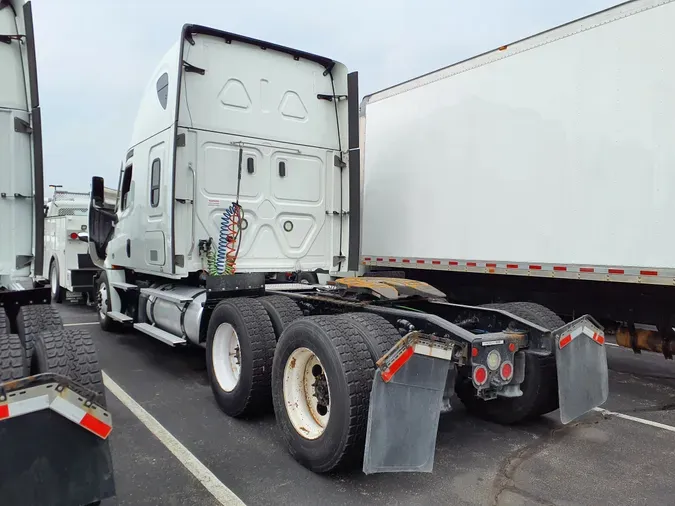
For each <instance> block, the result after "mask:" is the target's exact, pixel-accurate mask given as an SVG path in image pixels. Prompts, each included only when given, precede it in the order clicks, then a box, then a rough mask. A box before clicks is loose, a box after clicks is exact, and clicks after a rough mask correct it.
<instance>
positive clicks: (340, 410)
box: [272, 316, 374, 473]
mask: <svg viewBox="0 0 675 506" xmlns="http://www.w3.org/2000/svg"><path fill="white" fill-rule="evenodd" d="M373 371H374V364H373V361H372V359H371V357H370V352H369V351H368V348H367V347H366V345H365V343H364V342H363V339H362V337H361V334H360V332H359V330H358V328H357V327H356V325H355V324H354V323H352V322H351V321H350V320H348V319H344V318H342V319H341V318H339V317H337V316H312V317H308V318H301V319H299V320H296V321H294V322H293V323H291V324H290V325H289V326H288V327H287V328H286V330H285V331H284V333H283V334H282V335H281V338H280V339H279V342H278V343H277V349H276V352H275V354H274V365H273V366H272V398H273V401H274V412H275V414H276V420H277V425H278V426H279V429H280V431H281V434H282V437H283V438H284V440H285V441H286V444H287V445H288V448H289V451H290V453H291V455H292V456H293V458H295V459H296V460H297V461H298V462H300V463H301V464H302V465H303V466H305V467H306V468H308V469H310V470H311V471H313V472H316V473H326V472H329V471H334V470H337V469H345V468H349V467H353V466H356V465H358V464H359V463H361V462H362V461H363V448H364V445H365V437H366V428H367V422H368V405H369V402H370V389H371V386H372V381H373V376H374V374H373ZM314 399H316V401H314Z"/></svg>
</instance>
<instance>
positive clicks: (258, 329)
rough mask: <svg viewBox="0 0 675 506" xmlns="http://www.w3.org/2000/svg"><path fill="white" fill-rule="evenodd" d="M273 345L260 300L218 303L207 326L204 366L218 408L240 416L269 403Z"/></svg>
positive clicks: (271, 329)
mask: <svg viewBox="0 0 675 506" xmlns="http://www.w3.org/2000/svg"><path fill="white" fill-rule="evenodd" d="M275 345H276V339H275V337H274V328H273V327H272V323H271V322H270V319H269V317H268V316H267V312H266V311H265V307H264V306H263V305H262V303H261V302H260V301H258V300H256V299H245V298H234V299H228V300H224V301H221V302H220V303H218V305H217V306H216V307H215V309H214V310H213V313H211V318H210V320H209V326H208V330H207V337H206V368H207V370H208V374H209V380H210V382H211V389H212V390H213V395H214V396H215V398H216V401H217V402H218V406H220V409H221V410H223V411H224V412H225V413H227V414H228V415H230V416H234V417H241V416H247V415H252V414H256V413H260V412H263V411H265V410H266V409H267V408H268V407H269V405H270V399H271V379H270V374H271V371H272V360H273V359H274V347H275Z"/></svg>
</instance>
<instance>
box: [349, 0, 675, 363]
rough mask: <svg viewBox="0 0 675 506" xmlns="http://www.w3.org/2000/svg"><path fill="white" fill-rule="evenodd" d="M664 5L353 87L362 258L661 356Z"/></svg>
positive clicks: (666, 251)
mask: <svg viewBox="0 0 675 506" xmlns="http://www.w3.org/2000/svg"><path fill="white" fill-rule="evenodd" d="M674 23H675V2H672V1H669V0H665V1H664V0H635V1H630V2H626V3H623V4H621V5H618V6H616V7H614V8H611V9H608V10H605V11H602V12H599V13H596V14H593V15H591V16H588V17H586V18H583V19H580V20H577V21H574V22H572V23H568V24H566V25H564V26H560V27H558V28H555V29H553V30H549V31H547V32H544V33H541V34H538V35H535V36H533V37H530V38H527V39H525V40H521V41H519V42H516V43H513V44H508V45H505V46H503V47H500V48H499V49H496V50H494V51H491V52H488V53H485V54H482V55H480V56H477V57H475V58H471V59H469V60H466V61H463V62H460V63H457V64H455V65H452V66H449V67H446V68H443V69H440V70H438V71H435V72H431V73H429V74H426V75H424V76H421V77H418V78H415V79H412V80H410V81H407V82H404V83H401V84H398V85H396V86H392V87H391V88H387V89H385V90H382V91H379V92H377V93H373V94H372V95H370V96H368V97H366V98H365V99H364V100H363V103H362V107H361V125H362V138H363V142H364V149H362V151H361V156H362V157H363V166H364V189H363V191H364V196H365V198H364V203H365V204H364V206H365V207H364V209H363V228H362V230H363V244H362V262H363V263H364V264H365V265H366V266H368V267H369V268H375V269H378V268H379V269H403V270H404V271H405V273H406V275H407V276H408V277H412V278H415V279H419V280H431V279H433V280H434V283H435V284H436V286H438V287H439V288H441V289H443V290H444V291H445V292H446V293H448V295H449V296H451V299H452V300H453V301H455V302H462V303H469V304H471V303H476V302H478V301H483V300H485V299H486V297H488V298H491V299H492V300H495V301H511V300H530V301H533V302H538V303H541V304H544V305H546V306H547V307H550V308H551V309H554V310H555V311H556V313H558V314H560V315H561V316H563V317H565V318H566V319H572V318H573V317H574V315H579V314H585V313H590V314H593V315H594V316H595V317H596V318H598V319H600V321H603V322H607V323H608V324H609V323H611V324H612V325H613V326H614V327H616V328H617V342H618V343H619V344H620V345H622V346H627V347H629V348H633V349H634V350H636V351H639V350H653V351H657V352H662V353H663V354H664V355H665V356H666V357H667V358H672V354H673V353H675V336H674V335H673V325H674V324H675V319H674V316H675V308H674V306H673V295H674V293H673V288H672V286H673V283H675V256H673V255H672V254H671V244H670V234H669V233H668V228H667V227H666V224H667V223H668V222H669V219H670V217H671V216H673V215H675V198H673V192H674V190H673V188H675V171H673V167H675V150H673V148H672V145H673V143H672V139H673V138H674V137H675V122H673V120H672V117H673V114H675V95H674V94H673V93H672V81H673V79H671V78H673V77H675V66H673V65H671V64H669V61H670V47H671V46H672V45H673V43H675V31H673V30H672V26H673V24H674ZM413 168H414V169H413ZM392 227H395V229H396V231H397V233H391V232H390V230H391V228H392Z"/></svg>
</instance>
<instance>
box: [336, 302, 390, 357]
mask: <svg viewBox="0 0 675 506" xmlns="http://www.w3.org/2000/svg"><path fill="white" fill-rule="evenodd" d="M340 318H344V319H347V320H349V321H351V322H352V323H353V324H354V325H356V327H357V328H358V330H359V332H360V333H361V336H362V339H363V340H364V342H365V343H366V346H367V347H368V351H369V352H370V358H372V360H373V363H375V362H377V361H378V360H380V359H381V358H382V356H383V355H384V354H385V353H387V352H388V351H389V350H391V349H392V348H393V346H394V345H395V344H396V343H397V342H398V341H399V339H401V335H400V334H399V333H398V331H397V330H396V329H395V328H394V326H393V325H392V324H391V323H389V322H388V321H387V320H385V319H384V318H382V317H381V316H380V315H376V314H373V313H346V314H343V315H340Z"/></svg>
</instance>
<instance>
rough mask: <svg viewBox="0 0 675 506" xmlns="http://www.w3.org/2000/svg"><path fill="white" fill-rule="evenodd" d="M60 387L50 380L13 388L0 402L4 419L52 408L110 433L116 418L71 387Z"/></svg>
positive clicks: (92, 428)
mask: <svg viewBox="0 0 675 506" xmlns="http://www.w3.org/2000/svg"><path fill="white" fill-rule="evenodd" d="M57 388H58V384H57V383H48V384H39V385H34V386H29V387H26V388H24V389H21V390H15V391H10V392H9V394H8V395H7V397H6V398H5V399H4V401H2V402H0V421H2V420H6V419H9V418H16V417H19V416H22V415H26V414H29V413H34V412H36V411H42V410H44V409H51V410H52V411H54V412H55V413H58V414H59V415H61V416H63V417H65V418H67V419H68V420H71V421H72V422H75V423H76V424H78V425H80V426H81V427H83V428H85V429H87V430H88V431H90V432H92V433H94V434H96V435H97V436H99V437H100V438H102V439H106V438H107V437H108V436H109V435H110V432H111V431H112V421H111V419H110V414H109V413H107V412H106V411H104V410H103V409H101V408H100V407H98V406H96V405H93V404H91V403H90V402H89V401H87V400H86V399H84V398H83V397H81V396H79V395H78V394H76V393H75V392H73V391H72V390H70V389H69V388H67V387H66V388H58V390H57ZM106 420H107V421H106Z"/></svg>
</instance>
